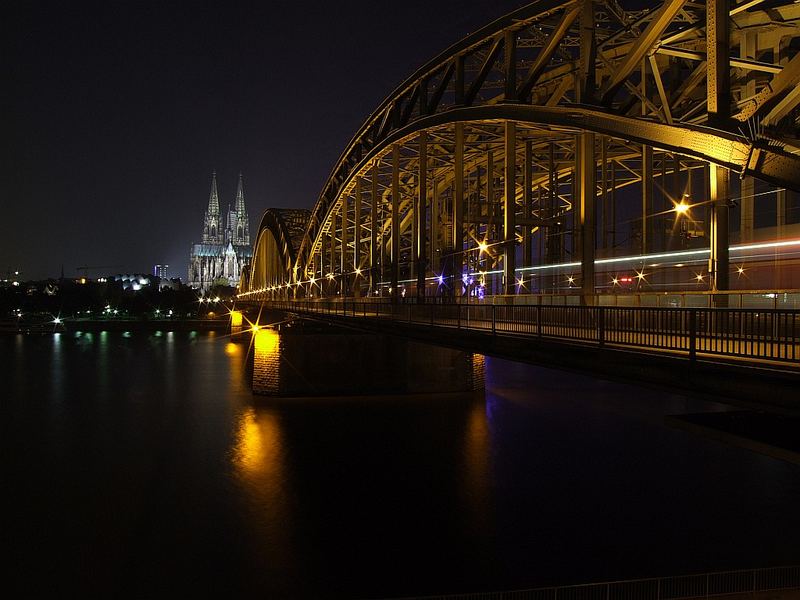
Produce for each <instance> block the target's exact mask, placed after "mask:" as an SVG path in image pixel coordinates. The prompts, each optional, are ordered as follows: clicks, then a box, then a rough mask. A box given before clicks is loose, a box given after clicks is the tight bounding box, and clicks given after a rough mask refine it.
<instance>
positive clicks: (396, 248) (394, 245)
mask: <svg viewBox="0 0 800 600" xmlns="http://www.w3.org/2000/svg"><path fill="white" fill-rule="evenodd" d="M390 240H391V277H392V302H397V301H398V299H399V298H400V290H399V289H398V288H399V286H400V145H399V144H395V145H394V146H392V229H391V238H390Z"/></svg>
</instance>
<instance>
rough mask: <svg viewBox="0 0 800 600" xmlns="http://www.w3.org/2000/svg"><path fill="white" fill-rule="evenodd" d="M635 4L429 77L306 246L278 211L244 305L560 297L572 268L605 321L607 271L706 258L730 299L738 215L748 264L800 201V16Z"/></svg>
mask: <svg viewBox="0 0 800 600" xmlns="http://www.w3.org/2000/svg"><path fill="white" fill-rule="evenodd" d="M622 4H623V2H621V1H618V0H602V1H601V0H572V1H563V0H561V1H548V0H541V1H538V2H533V3H532V4H530V5H528V6H525V7H523V8H521V9H519V10H517V11H515V12H513V13H510V14H508V15H506V16H505V17H502V18H500V19H498V20H497V21H495V22H493V23H491V24H489V25H487V26H486V27H484V28H482V29H481V30H479V31H477V32H475V33H473V34H471V35H470V36H468V37H466V38H465V39H463V40H461V41H460V42H458V43H457V44H455V45H453V46H452V47H450V48H449V49H448V50H446V51H445V52H443V53H442V54H440V55H439V56H437V57H436V58H434V59H433V60H431V61H430V62H428V63H427V64H425V65H424V66H423V67H421V68H420V69H418V70H417V71H416V72H415V73H414V74H413V75H412V76H411V77H409V78H408V79H407V80H406V81H404V82H403V83H402V84H401V85H400V86H398V87H397V88H396V89H395V90H394V92H392V94H390V96H389V97H388V98H387V99H386V100H385V101H384V102H383V103H382V104H381V105H380V106H379V107H378V108H377V109H376V110H375V111H374V112H373V113H372V114H371V115H370V116H369V117H368V118H367V120H366V121H365V122H364V124H363V125H362V126H361V128H360V129H359V130H358V131H357V132H356V134H355V135H354V137H353V138H352V140H351V141H350V143H349V144H348V145H347V147H346V148H345V149H344V151H343V153H342V155H341V157H340V158H339V160H338V162H337V163H336V165H335V166H334V168H333V170H332V171H331V174H330V176H329V177H328V179H327V181H326V183H325V185H324V187H323V190H322V193H321V195H320V197H319V199H318V200H317V202H316V204H315V206H314V208H313V210H312V211H311V212H310V213H301V212H295V213H293V214H292V226H291V227H289V228H288V229H290V230H291V232H288V231H287V228H286V227H283V226H282V225H280V222H279V221H280V219H277V215H278V213H277V212H276V211H274V210H270V211H267V213H266V214H265V216H264V219H262V223H261V227H260V228H259V234H258V237H257V240H256V245H255V251H254V262H253V265H252V269H251V272H250V274H249V276H248V277H246V278H245V279H244V280H243V281H242V286H241V289H240V292H241V297H243V298H252V297H255V298H260V299H267V298H287V297H319V296H329V297H330V296H332V297H336V296H364V295H368V294H369V295H381V296H386V295H388V296H391V297H392V298H394V299H398V298H400V297H401V296H408V295H411V296H416V297H417V298H419V299H423V298H424V297H425V296H431V295H445V296H448V295H449V296H451V297H457V296H462V295H469V294H476V295H477V294H479V293H480V294H481V295H483V294H516V293H520V292H522V291H526V290H527V291H546V290H550V291H557V290H560V289H562V288H563V285H562V283H563V282H561V281H560V280H559V281H556V279H558V278H557V277H556V275H555V273H556V270H555V269H551V270H547V267H548V266H553V265H562V266H563V265H566V266H568V267H569V268H570V269H572V271H574V274H573V275H570V277H569V285H568V289H569V290H572V291H579V292H580V293H581V295H582V297H583V298H584V300H585V302H587V303H592V302H593V299H594V297H595V294H596V292H597V290H598V288H599V287H602V286H603V285H607V284H608V282H604V281H601V280H600V279H602V278H600V279H598V273H596V265H597V263H598V261H602V260H612V259H611V258H609V257H614V256H618V255H620V254H621V253H623V254H624V253H625V252H627V253H628V254H630V253H634V254H637V255H640V256H641V257H642V259H643V260H644V258H645V257H647V256H649V255H650V253H654V252H655V253H658V252H661V253H668V252H669V251H671V250H676V249H683V250H686V249H691V248H695V247H696V246H697V245H698V244H700V245H702V244H705V248H706V253H707V258H708V262H707V263H706V264H707V267H704V268H707V279H706V280H705V281H707V283H706V285H707V286H708V287H709V289H711V290H725V289H728V288H729V286H730V281H729V279H730V269H731V266H730V264H729V252H730V247H731V239H730V234H731V233H732V232H731V229H732V227H731V225H732V222H731V219H732V217H733V216H734V215H733V212H734V207H738V209H736V212H737V214H736V215H735V216H736V219H737V220H738V225H739V227H738V243H739V245H742V244H746V243H747V242H749V241H752V240H754V239H755V238H754V222H756V220H757V219H756V216H757V213H758V211H757V210H756V209H757V208H758V209H759V210H761V208H760V207H761V206H762V205H763V203H762V202H761V200H760V198H759V197H761V196H765V195H771V197H773V198H775V201H776V204H775V206H777V207H778V208H777V212H778V215H777V217H776V223H777V224H778V225H780V223H781V215H780V212H781V210H783V211H784V221H785V210H786V208H785V202H786V193H787V192H786V190H787V189H788V190H800V139H799V136H798V133H799V130H798V122H800V121H799V118H800V110H798V103H799V102H800V85H798V84H800V52H798V49H800V34H799V32H800V4H797V3H795V2H791V1H789V0H782V1H774V0H772V1H771V0H740V1H739V2H738V3H736V2H733V1H732V0H709V1H708V2H705V3H698V2H689V1H686V0H664V1H663V2H661V3H660V4H658V5H656V6H655V7H654V8H651V9H648V10H643V11H629V10H625V9H624V8H623V6H622ZM732 174H733V175H735V176H733V177H732ZM781 202H783V203H784V206H783V209H781ZM689 207H691V208H689ZM770 210H771V209H770ZM701 212H702V214H703V215H704V218H703V219H701V218H700V215H699V214H698V213H701ZM301 221H302V223H301ZM670 227H671V230H670ZM301 230H302V232H301ZM735 233H736V232H734V235H735ZM778 233H779V234H780V228H779V229H778ZM626 236H627V237H626ZM288 240H292V241H291V243H290V242H289V241H288ZM703 262H704V263H705V257H704V258H703ZM678 266H679V267H680V266H681V265H678ZM537 269H540V270H538V271H537ZM740 273H741V271H740ZM639 276H640V277H643V274H642V273H639ZM700 277H701V278H702V277H703V276H702V275H701V276H700ZM526 278H527V279H526ZM616 284H617V280H616V278H615V280H614V285H616ZM687 285H688V284H687Z"/></svg>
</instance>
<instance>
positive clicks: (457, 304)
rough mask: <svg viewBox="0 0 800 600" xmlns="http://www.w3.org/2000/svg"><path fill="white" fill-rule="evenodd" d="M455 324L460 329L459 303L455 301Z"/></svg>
mask: <svg viewBox="0 0 800 600" xmlns="http://www.w3.org/2000/svg"><path fill="white" fill-rule="evenodd" d="M456 324H457V325H458V328H459V329H461V305H460V304H459V303H458V302H456Z"/></svg>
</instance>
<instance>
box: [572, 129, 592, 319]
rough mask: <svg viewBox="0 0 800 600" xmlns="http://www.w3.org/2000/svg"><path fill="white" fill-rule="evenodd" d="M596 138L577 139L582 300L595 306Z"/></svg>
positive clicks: (583, 135) (579, 137)
mask: <svg viewBox="0 0 800 600" xmlns="http://www.w3.org/2000/svg"><path fill="white" fill-rule="evenodd" d="M594 141H595V137H594V134H593V133H589V132H588V131H584V132H583V133H581V134H580V135H579V136H578V152H577V156H578V159H577V164H576V165H575V166H576V168H577V170H578V173H579V179H578V201H579V202H580V206H579V215H578V216H579V220H580V225H579V231H580V238H579V239H580V257H581V301H582V303H583V304H588V305H592V304H594V300H595V296H594V292H595V290H594V254H595V198H596V195H597V185H596V181H595V180H596V179H597V163H596V161H595V148H594V146H595V144H594Z"/></svg>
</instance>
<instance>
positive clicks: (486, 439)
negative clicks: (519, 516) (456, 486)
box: [462, 356, 492, 535]
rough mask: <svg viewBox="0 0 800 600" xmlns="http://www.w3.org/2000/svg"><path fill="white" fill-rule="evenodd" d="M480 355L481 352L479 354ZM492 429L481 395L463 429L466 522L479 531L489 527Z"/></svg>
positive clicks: (485, 532)
mask: <svg viewBox="0 0 800 600" xmlns="http://www.w3.org/2000/svg"><path fill="white" fill-rule="evenodd" d="M481 357H482V356H481ZM491 446H492V438H491V429H490V427H489V420H488V418H487V412H486V402H485V401H484V400H483V399H482V400H481V401H480V402H475V403H473V404H472V406H471V407H470V409H469V413H468V415H467V424H466V427H465V429H464V486H463V489H462V493H463V495H464V496H465V504H466V505H467V507H468V509H469V517H470V519H469V524H468V525H469V526H470V528H471V529H474V530H477V531H478V532H480V534H481V535H486V534H488V532H489V531H490V529H491V525H490V518H491V513H492V511H491V508H492V502H491V497H490V495H491V449H492V448H491Z"/></svg>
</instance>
